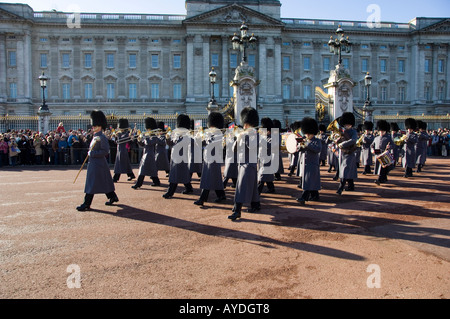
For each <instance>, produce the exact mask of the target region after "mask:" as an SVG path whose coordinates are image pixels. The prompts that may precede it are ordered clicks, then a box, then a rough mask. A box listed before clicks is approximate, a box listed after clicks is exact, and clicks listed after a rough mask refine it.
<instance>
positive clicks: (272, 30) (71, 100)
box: [0, 0, 450, 122]
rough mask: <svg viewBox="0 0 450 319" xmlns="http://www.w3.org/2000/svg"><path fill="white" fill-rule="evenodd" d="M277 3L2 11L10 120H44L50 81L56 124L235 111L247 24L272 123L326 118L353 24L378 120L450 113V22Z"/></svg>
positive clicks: (359, 94) (196, 1) (4, 95)
mask: <svg viewBox="0 0 450 319" xmlns="http://www.w3.org/2000/svg"><path fill="white" fill-rule="evenodd" d="M280 7H281V3H280V1H277V0H186V15H155V14H151V13H142V14H111V13H72V14H71V13H64V12H56V11H51V12H34V11H33V9H32V8H31V7H29V6H28V5H24V4H7V3H0V115H4V114H23V115H34V114H36V113H37V111H38V109H39V107H40V105H41V101H42V95H43V91H42V89H41V88H40V86H39V81H38V77H39V76H40V75H41V74H42V72H44V73H45V75H47V76H48V77H49V79H50V80H49V85H48V88H47V89H46V91H45V94H46V100H47V103H48V105H49V107H50V109H51V111H52V113H53V114H54V115H58V114H60V115H78V114H86V113H87V112H90V111H91V110H92V109H102V110H104V111H105V112H107V113H114V114H147V115H148V114H160V115H161V114H175V113H177V112H178V113H182V112H186V113H188V114H204V113H206V112H207V111H206V106H207V104H208V101H209V99H210V97H211V84H210V82H209V77H208V74H209V71H210V70H211V67H214V68H215V71H216V72H217V82H216V84H215V86H214V87H215V97H216V100H217V101H218V103H219V104H221V105H226V104H227V103H228V102H229V100H230V98H231V96H232V94H233V90H232V87H230V81H231V80H232V79H233V77H234V71H235V68H236V67H237V66H238V65H239V63H240V52H238V51H235V50H233V47H232V43H231V38H232V36H233V34H234V33H239V28H240V25H241V24H242V22H243V21H245V22H246V24H247V25H248V26H249V28H250V33H254V34H255V36H256V37H257V38H258V44H257V46H256V48H255V49H253V50H250V51H248V63H249V65H251V66H253V67H255V69H256V74H255V77H256V78H257V79H258V80H260V84H259V86H258V92H257V96H258V101H257V104H258V109H259V111H260V114H261V116H270V117H272V118H277V119H279V120H282V121H283V122H284V121H286V120H287V121H293V120H297V119H301V118H303V117H304V116H314V114H315V101H314V95H315V88H316V87H321V88H323V87H324V85H325V84H326V83H327V82H328V78H329V76H330V71H332V70H334V68H335V65H336V64H337V57H336V56H335V55H334V54H332V53H330V50H329V48H328V41H329V39H330V36H334V35H335V30H336V29H337V28H338V26H339V25H341V26H342V28H343V29H344V31H345V33H346V35H347V36H349V37H350V40H351V42H352V43H353V49H352V51H351V53H349V54H344V55H343V65H344V67H345V68H346V69H348V71H349V72H350V75H351V78H352V79H353V81H354V82H355V83H356V85H355V87H354V88H353V98H354V101H353V102H354V105H355V106H362V105H363V104H364V100H365V96H366V93H365V86H364V76H365V74H366V73H367V72H370V73H371V75H372V77H373V84H372V87H371V98H372V103H373V105H374V106H375V112H374V114H375V115H422V114H425V115H446V114H448V113H449V111H450V86H449V85H448V81H449V79H450V68H449V63H450V56H449V49H450V48H449V44H450V18H415V19H413V20H411V21H410V22H409V23H384V22H383V23H381V24H380V25H376V26H375V27H374V25H372V24H370V23H367V22H365V21H364V22H361V21H337V20H336V21H332V20H314V19H290V18H284V17H281V16H280Z"/></svg>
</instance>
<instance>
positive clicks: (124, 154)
mask: <svg viewBox="0 0 450 319" xmlns="http://www.w3.org/2000/svg"><path fill="white" fill-rule="evenodd" d="M117 129H118V131H119V132H118V133H117V140H116V143H117V154H116V162H115V163H114V177H113V181H114V183H116V182H118V181H119V179H120V175H121V174H127V175H128V181H131V180H133V179H135V178H136V176H135V175H134V173H133V168H132V167H131V161H130V156H129V155H128V150H127V145H126V144H127V143H124V142H123V141H125V140H128V139H130V138H131V133H130V131H129V125H128V120H127V119H119V126H118V128H117Z"/></svg>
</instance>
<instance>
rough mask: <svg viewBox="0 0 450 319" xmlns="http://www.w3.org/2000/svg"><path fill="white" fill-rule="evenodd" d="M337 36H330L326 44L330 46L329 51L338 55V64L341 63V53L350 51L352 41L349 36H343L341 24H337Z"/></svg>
mask: <svg viewBox="0 0 450 319" xmlns="http://www.w3.org/2000/svg"><path fill="white" fill-rule="evenodd" d="M336 34H337V38H336V39H333V36H331V37H330V41H328V46H329V47H330V53H334V54H335V55H338V56H339V62H338V64H339V65H341V64H342V53H350V52H351V50H352V45H353V44H352V43H351V42H350V40H349V38H348V37H347V38H346V37H345V35H344V30H342V28H341V26H339V27H338V28H337V30H336Z"/></svg>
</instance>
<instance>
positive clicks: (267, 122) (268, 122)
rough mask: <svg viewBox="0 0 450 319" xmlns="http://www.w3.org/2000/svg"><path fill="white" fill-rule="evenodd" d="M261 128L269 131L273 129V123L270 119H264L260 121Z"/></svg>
mask: <svg viewBox="0 0 450 319" xmlns="http://www.w3.org/2000/svg"><path fill="white" fill-rule="evenodd" d="M261 127H262V128H265V129H267V130H268V131H270V130H271V129H272V128H273V121H272V119H270V118H268V117H265V118H262V119H261Z"/></svg>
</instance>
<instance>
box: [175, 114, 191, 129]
mask: <svg viewBox="0 0 450 319" xmlns="http://www.w3.org/2000/svg"><path fill="white" fill-rule="evenodd" d="M190 127H191V119H190V118H189V116H188V115H186V114H180V115H178V117H177V128H185V129H187V130H189V128H190Z"/></svg>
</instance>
